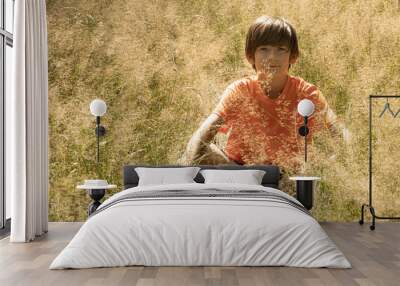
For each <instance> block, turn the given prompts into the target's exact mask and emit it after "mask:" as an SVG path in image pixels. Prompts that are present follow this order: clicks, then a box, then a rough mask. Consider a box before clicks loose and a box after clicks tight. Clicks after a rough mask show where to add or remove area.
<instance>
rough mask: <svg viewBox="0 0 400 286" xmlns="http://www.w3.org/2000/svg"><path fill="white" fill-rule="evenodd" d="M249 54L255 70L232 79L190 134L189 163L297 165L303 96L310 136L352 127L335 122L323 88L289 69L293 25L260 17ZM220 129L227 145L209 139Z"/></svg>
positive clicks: (293, 56)
mask: <svg viewBox="0 0 400 286" xmlns="http://www.w3.org/2000/svg"><path fill="white" fill-rule="evenodd" d="M245 52H246V58H247V60H248V61H249V63H250V64H251V65H252V66H253V69H254V70H255V71H256V75H254V76H248V77H245V78H243V79H240V80H237V81H235V82H233V83H232V84H230V85H229V86H228V87H227V88H226V90H225V92H224V93H223V95H222V97H221V100H220V102H219V103H218V105H217V107H216V108H215V109H214V111H213V112H212V114H211V115H210V116H209V117H208V118H207V119H206V120H205V121H204V122H203V123H202V125H201V126H200V128H199V129H198V130H197V131H196V132H195V133H194V134H193V136H192V138H191V139H190V141H189V143H188V146H187V149H186V152H185V156H184V157H185V159H184V160H185V163H186V164H229V163H236V164H246V165H247V164H274V165H278V166H280V167H282V168H284V169H293V168H297V167H298V166H299V163H300V162H299V161H300V160H299V158H302V157H301V156H298V155H300V154H303V153H302V152H304V151H303V150H304V137H300V135H299V134H298V128H299V127H300V126H301V125H303V122H304V120H303V118H302V117H301V116H300V115H299V114H298V112H297V105H298V103H299V102H300V101H301V100H302V99H309V100H311V101H312V102H313V103H314V105H315V111H314V114H313V115H312V116H311V117H310V118H309V121H308V124H309V125H308V126H309V129H310V133H309V135H310V136H309V137H308V138H311V137H312V135H313V133H315V132H317V131H320V130H322V129H323V128H328V129H329V130H330V131H331V133H333V134H334V135H338V134H340V133H342V134H343V137H344V139H345V140H347V141H348V140H349V136H350V134H349V132H348V131H347V130H346V129H345V128H344V127H343V125H342V124H340V123H339V122H337V120H336V116H335V114H334V113H333V111H332V110H331V109H330V108H329V106H328V103H327V101H326V100H325V98H324V97H323V95H322V94H321V93H320V91H319V90H318V89H317V88H316V87H315V86H314V85H312V84H310V83H308V82H306V81H305V80H303V79H302V78H299V77H294V76H291V75H289V74H288V71H289V68H290V66H291V65H293V64H294V63H295V62H296V61H297V59H298V57H299V47H298V43H297V35H296V31H295V29H294V28H293V27H292V25H291V24H290V23H288V22H287V21H286V20H284V19H282V18H272V17H266V16H262V17H260V18H258V19H257V20H256V21H255V22H254V23H253V24H252V25H251V26H250V28H249V30H248V33H247V36H246V47H245ZM218 132H222V133H225V134H227V137H228V139H227V143H226V147H225V150H220V149H219V148H218V147H217V146H216V145H215V144H212V143H211V141H212V140H213V139H214V137H215V135H216V134H217V133H218Z"/></svg>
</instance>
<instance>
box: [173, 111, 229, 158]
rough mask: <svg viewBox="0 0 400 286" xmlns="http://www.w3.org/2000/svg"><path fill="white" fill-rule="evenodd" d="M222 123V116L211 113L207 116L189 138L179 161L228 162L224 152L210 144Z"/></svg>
mask: <svg viewBox="0 0 400 286" xmlns="http://www.w3.org/2000/svg"><path fill="white" fill-rule="evenodd" d="M222 123H223V119H222V117H220V116H218V115H217V114H215V113H212V114H211V115H210V116H208V117H207V119H206V120H205V121H204V122H203V123H202V124H201V126H200V127H199V129H197V130H196V131H195V132H194V133H193V135H192V137H191V138H190V140H189V143H188V145H187V147H186V151H185V154H184V157H183V158H182V159H181V160H180V161H181V162H180V163H183V164H185V165H193V164H196V163H197V164H206V163H209V164H219V163H229V162H230V160H229V158H228V157H227V156H226V155H225V153H224V152H222V151H221V150H219V149H218V148H217V147H216V146H215V145H214V144H210V142H211V141H212V140H213V139H214V137H215V135H216V134H217V132H218V129H219V127H220V126H221V124H222Z"/></svg>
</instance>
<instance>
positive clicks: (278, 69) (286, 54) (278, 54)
mask: <svg viewBox="0 0 400 286" xmlns="http://www.w3.org/2000/svg"><path fill="white" fill-rule="evenodd" d="M296 60H297V59H296V58H293V57H292V58H291V57H290V51H289V49H288V48H287V47H286V46H282V45H277V46H275V45H274V46H273V45H262V46H258V47H257V49H256V51H255V53H254V58H249V62H250V63H251V64H252V65H253V64H255V66H256V71H257V73H265V74H272V75H273V76H274V77H275V76H277V75H287V74H288V72H289V65H290V64H294V63H295V62H296Z"/></svg>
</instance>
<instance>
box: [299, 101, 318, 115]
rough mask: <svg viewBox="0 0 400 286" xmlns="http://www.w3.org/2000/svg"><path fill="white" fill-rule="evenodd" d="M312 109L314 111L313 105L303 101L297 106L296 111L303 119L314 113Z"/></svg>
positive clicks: (310, 102)
mask: <svg viewBox="0 0 400 286" xmlns="http://www.w3.org/2000/svg"><path fill="white" fill-rule="evenodd" d="M314 109H315V105H314V103H313V102H312V101H311V100H309V99H303V100H301V101H300V102H299V104H298V105H297V111H298V112H299V113H300V115H301V116H303V117H306V116H307V117H309V116H310V115H311V114H313V113H314Z"/></svg>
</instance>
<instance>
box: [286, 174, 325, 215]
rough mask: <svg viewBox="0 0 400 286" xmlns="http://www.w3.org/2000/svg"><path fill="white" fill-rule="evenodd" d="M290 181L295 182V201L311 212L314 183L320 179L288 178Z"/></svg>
mask: <svg viewBox="0 0 400 286" xmlns="http://www.w3.org/2000/svg"><path fill="white" fill-rule="evenodd" d="M289 179H290V180H292V181H296V199H297V200H298V201H299V202H300V203H302V204H303V206H304V207H305V208H306V209H308V210H311V209H312V207H313V197H314V195H313V193H314V184H315V182H316V181H319V180H321V178H320V177H305V176H298V177H290V178H289Z"/></svg>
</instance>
